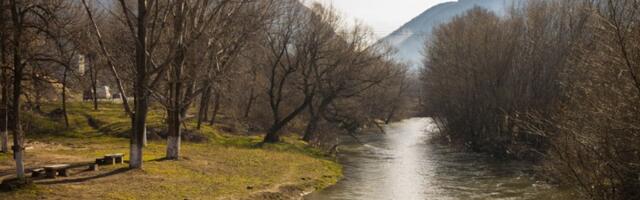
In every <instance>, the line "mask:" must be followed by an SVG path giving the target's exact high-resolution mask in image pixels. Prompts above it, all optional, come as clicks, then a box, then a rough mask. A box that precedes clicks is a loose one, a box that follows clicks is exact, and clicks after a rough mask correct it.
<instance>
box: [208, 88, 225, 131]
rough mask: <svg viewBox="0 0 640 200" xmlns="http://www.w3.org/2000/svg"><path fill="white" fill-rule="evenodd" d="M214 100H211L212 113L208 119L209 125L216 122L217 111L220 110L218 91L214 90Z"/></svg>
mask: <svg viewBox="0 0 640 200" xmlns="http://www.w3.org/2000/svg"><path fill="white" fill-rule="evenodd" d="M214 93H215V97H214V98H215V100H214V102H213V113H212V114H211V121H209V125H211V126H213V125H214V124H215V123H216V117H218V112H219V111H220V98H222V97H221V94H220V91H218V90H216V91H215V92H214Z"/></svg>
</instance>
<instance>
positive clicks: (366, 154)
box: [306, 118, 570, 200]
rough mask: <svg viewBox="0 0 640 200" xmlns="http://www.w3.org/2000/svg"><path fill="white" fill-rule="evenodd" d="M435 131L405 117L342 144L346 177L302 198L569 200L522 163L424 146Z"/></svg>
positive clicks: (427, 123) (423, 122) (423, 121)
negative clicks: (356, 140)
mask: <svg viewBox="0 0 640 200" xmlns="http://www.w3.org/2000/svg"><path fill="white" fill-rule="evenodd" d="M434 129H435V127H434V126H433V125H432V123H431V120H429V119H425V118H421V119H418V118H416V119H409V120H405V121H402V122H399V123H395V124H392V125H390V126H388V127H386V132H387V133H386V134H385V135H381V134H372V135H368V136H363V137H362V138H360V140H361V141H362V142H363V143H364V144H359V143H356V142H353V143H350V144H347V145H344V146H341V147H340V148H339V151H340V153H339V155H338V159H339V162H340V163H341V164H342V165H343V166H344V176H345V177H344V179H343V180H341V181H340V182H339V183H338V184H337V185H335V186H333V187H330V188H328V189H326V190H323V191H319V192H316V193H313V194H311V195H309V196H307V197H306V199H307V200H331V199H349V200H351V199H363V200H365V199H366V200H369V199H384V200H387V199H397V200H413V199H415V200H420V199H570V198H569V197H567V196H566V194H565V193H564V192H561V191H560V190H558V189H557V188H555V187H553V186H550V185H547V184H544V183H542V182H540V181H536V180H535V179H534V178H532V177H531V176H529V175H528V174H527V173H525V171H528V170H530V169H531V167H530V166H528V165H526V164H524V163H518V162H504V161H496V160H492V159H490V158H488V157H486V156H483V155H479V154H472V153H464V152H459V151H456V150H453V149H451V148H448V147H447V146H443V145H437V144H432V143H430V142H428V137H429V135H430V132H431V131H432V130H434Z"/></svg>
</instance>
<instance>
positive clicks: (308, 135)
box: [302, 97, 334, 142]
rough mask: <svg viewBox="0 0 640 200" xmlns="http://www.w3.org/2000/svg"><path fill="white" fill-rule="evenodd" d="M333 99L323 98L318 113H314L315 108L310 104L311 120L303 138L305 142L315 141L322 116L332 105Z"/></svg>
mask: <svg viewBox="0 0 640 200" xmlns="http://www.w3.org/2000/svg"><path fill="white" fill-rule="evenodd" d="M333 99H334V98H333V97H328V98H323V99H322V101H321V102H320V105H319V106H318V110H317V111H314V110H313V106H311V104H309V115H310V118H309V122H308V123H307V128H306V129H305V131H304V136H303V137H302V140H303V141H305V142H311V141H312V140H313V139H315V137H316V135H315V131H316V128H317V127H318V122H319V121H320V116H322V114H323V112H324V111H325V110H326V109H327V107H328V106H329V104H331V102H332V101H333Z"/></svg>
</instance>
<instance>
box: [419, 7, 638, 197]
mask: <svg viewBox="0 0 640 200" xmlns="http://www.w3.org/2000/svg"><path fill="white" fill-rule="evenodd" d="M639 5H640V1H637V0H568V1H566V0H563V1H556V0H546V1H530V2H528V3H527V4H526V5H522V6H516V7H514V8H513V9H512V10H511V12H509V14H507V15H506V16H497V15H496V14H494V13H491V12H488V11H486V10H483V9H480V8H476V9H473V10H471V11H469V12H468V13H466V14H465V15H463V16H459V17H457V18H455V19H454V20H453V21H452V22H450V23H448V24H445V25H442V26H441V27H439V28H438V29H437V30H436V31H435V39H434V41H433V42H432V43H429V44H427V46H426V48H427V52H428V53H427V55H426V58H425V68H424V69H423V71H422V75H421V76H422V77H421V78H422V82H423V84H422V85H423V93H424V97H423V102H422V103H423V104H424V112H425V113H426V114H427V115H429V116H432V117H434V119H435V120H436V121H437V123H438V124H439V125H440V127H442V128H443V136H444V137H446V138H449V140H450V141H453V142H456V143H458V144H464V145H465V146H466V147H469V148H471V149H473V150H476V151H483V152H489V153H492V154H494V155H498V156H508V157H516V158H525V159H535V160H538V161H541V162H542V163H543V166H545V167H544V169H546V170H545V172H546V173H548V174H550V176H549V177H551V178H552V179H554V180H556V181H559V182H562V183H565V184H566V185H570V186H574V187H575V188H576V189H577V191H579V192H580V194H581V195H583V196H584V197H587V198H591V199H637V198H640V192H639V191H640V182H639V181H638V180H639V179H640V128H639V127H638V124H640V121H639V120H640V79H639V77H638V73H640V53H639V52H640V6H639Z"/></svg>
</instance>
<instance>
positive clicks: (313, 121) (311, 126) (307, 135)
mask: <svg viewBox="0 0 640 200" xmlns="http://www.w3.org/2000/svg"><path fill="white" fill-rule="evenodd" d="M318 121H320V117H319V116H318V114H311V117H310V118H309V122H308V123H307V128H305V130H304V136H303V137H302V140H303V141H305V142H311V141H312V140H313V139H315V131H316V127H317V126H318Z"/></svg>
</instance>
